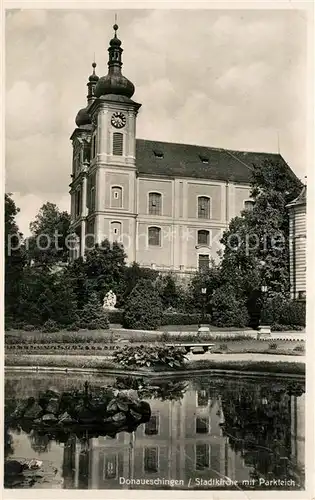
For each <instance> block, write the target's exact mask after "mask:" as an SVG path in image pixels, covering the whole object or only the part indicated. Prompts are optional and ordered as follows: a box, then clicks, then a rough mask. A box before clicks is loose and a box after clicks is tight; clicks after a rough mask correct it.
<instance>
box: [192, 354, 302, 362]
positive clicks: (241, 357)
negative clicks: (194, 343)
mask: <svg viewBox="0 0 315 500" xmlns="http://www.w3.org/2000/svg"><path fill="white" fill-rule="evenodd" d="M187 359H188V360H189V361H197V360H198V361H199V360H200V359H211V360H213V361H270V362H275V363H276V362H279V361H286V362H292V363H305V356H294V355H290V356H289V355H285V354H260V353H250V352H244V353H232V354H214V353H210V352H207V353H205V354H188V355H187Z"/></svg>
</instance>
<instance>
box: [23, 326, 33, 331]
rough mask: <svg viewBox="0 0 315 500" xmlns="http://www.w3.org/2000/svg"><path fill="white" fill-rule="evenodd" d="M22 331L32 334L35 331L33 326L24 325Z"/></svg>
mask: <svg viewBox="0 0 315 500" xmlns="http://www.w3.org/2000/svg"><path fill="white" fill-rule="evenodd" d="M23 330H25V331H26V332H33V331H34V330H36V327H35V326H34V325H24V328H23Z"/></svg>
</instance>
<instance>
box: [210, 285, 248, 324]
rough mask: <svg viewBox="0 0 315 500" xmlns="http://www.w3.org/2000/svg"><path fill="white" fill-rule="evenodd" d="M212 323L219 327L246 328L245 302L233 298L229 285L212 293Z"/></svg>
mask: <svg viewBox="0 0 315 500" xmlns="http://www.w3.org/2000/svg"><path fill="white" fill-rule="evenodd" d="M211 305H212V322H213V324H214V325H216V326H219V327H229V326H234V327H239V328H242V327H244V326H247V324H248V321H249V316H248V312H247V308H246V303H245V300H244V299H243V300H242V299H240V298H237V297H236V296H235V292H234V289H233V287H232V286H231V285H228V284H225V285H223V286H221V287H220V288H217V290H215V291H214V292H213V296H212V300H211Z"/></svg>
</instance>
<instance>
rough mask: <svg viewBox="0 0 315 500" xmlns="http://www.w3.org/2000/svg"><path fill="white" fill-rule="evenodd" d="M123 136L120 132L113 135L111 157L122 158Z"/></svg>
mask: <svg viewBox="0 0 315 500" xmlns="http://www.w3.org/2000/svg"><path fill="white" fill-rule="evenodd" d="M123 137H124V136H123V134H121V133H120V132H114V133H113V155H115V156H122V154H123V142H124V141H123Z"/></svg>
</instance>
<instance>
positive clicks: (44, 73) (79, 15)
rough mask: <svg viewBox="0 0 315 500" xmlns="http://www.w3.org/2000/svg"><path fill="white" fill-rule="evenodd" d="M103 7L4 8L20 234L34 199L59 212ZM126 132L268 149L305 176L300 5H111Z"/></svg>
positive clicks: (103, 65)
mask: <svg viewBox="0 0 315 500" xmlns="http://www.w3.org/2000/svg"><path fill="white" fill-rule="evenodd" d="M113 22H114V11H112V10H48V9H42V10H33V9H32V10H30V9H26V10H23V9H22V10H21V9H16V10H7V12H6V33H5V40H6V54H5V57H6V103H5V104H6V192H11V193H13V197H14V200H15V202H16V204H17V206H18V207H19V208H20V210H21V211H20V213H19V215H18V217H17V222H18V224H19V227H20V230H21V231H22V232H23V233H24V235H28V234H29V223H30V222H31V221H32V220H34V218H35V216H36V214H37V213H38V211H39V209H40V207H41V206H42V205H43V203H45V202H47V201H50V202H53V203H56V204H57V205H58V207H59V208H60V209H62V210H69V206H70V196H69V183H70V173H71V168H72V166H71V161H72V145H71V141H70V140H69V139H70V135H71V134H72V132H73V130H74V128H75V121H74V120H75V116H76V114H77V112H78V110H79V109H80V108H82V107H85V106H86V95H87V87H86V83H87V81H88V76H89V75H90V74H91V70H92V67H91V64H92V62H93V58H94V53H95V60H96V63H97V68H96V73H97V74H98V76H103V75H105V74H107V60H108V53H107V48H108V43H109V40H110V38H112V36H113V29H112V25H113ZM118 24H119V30H118V36H119V38H120V39H121V40H122V47H123V49H124V52H123V68H122V72H123V74H124V75H125V76H126V77H127V78H128V79H129V80H131V81H132V82H133V83H134V85H135V88H136V91H135V94H134V96H133V99H134V100H136V101H137V102H139V103H142V107H141V109H140V112H139V115H138V120H137V137H138V138H143V139H155V140H161V141H169V142H182V143H189V144H199V145H204V146H211V147H222V148H228V149H232V150H233V149H234V150H242V151H243V150H244V151H265V152H278V150H279V149H280V152H281V154H282V156H283V157H284V159H285V160H286V161H287V163H288V164H289V165H290V167H291V168H292V169H293V171H294V172H295V173H296V175H297V176H298V177H299V178H300V179H302V180H304V176H305V175H306V163H307V161H306V111H307V110H306V104H307V101H306V98H305V96H306V76H307V59H306V58H307V17H306V13H305V11H302V10H294V9H290V10H170V9H169V10H162V9H157V10H119V11H118Z"/></svg>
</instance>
